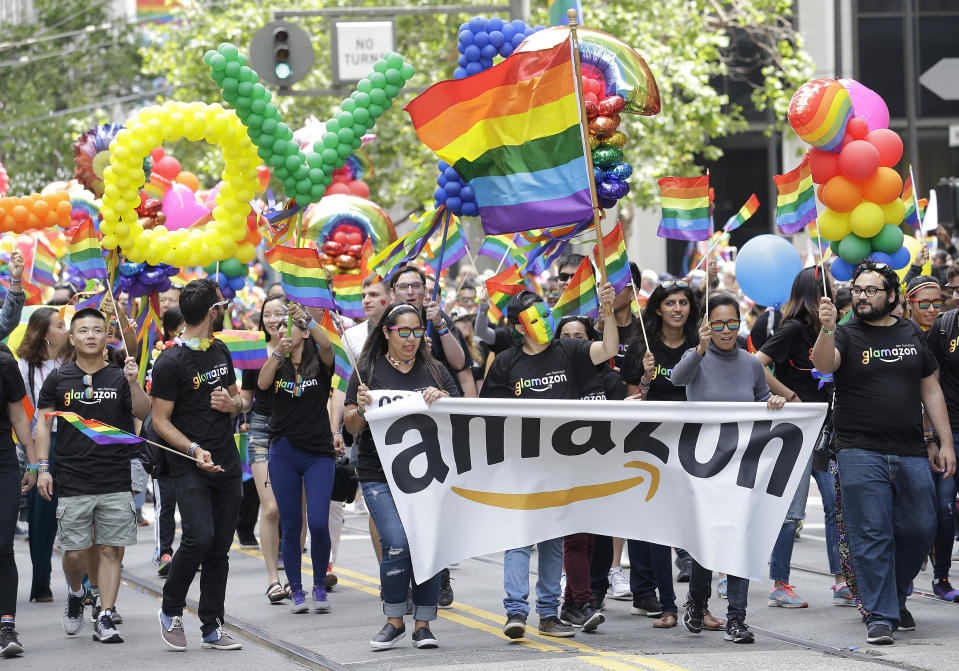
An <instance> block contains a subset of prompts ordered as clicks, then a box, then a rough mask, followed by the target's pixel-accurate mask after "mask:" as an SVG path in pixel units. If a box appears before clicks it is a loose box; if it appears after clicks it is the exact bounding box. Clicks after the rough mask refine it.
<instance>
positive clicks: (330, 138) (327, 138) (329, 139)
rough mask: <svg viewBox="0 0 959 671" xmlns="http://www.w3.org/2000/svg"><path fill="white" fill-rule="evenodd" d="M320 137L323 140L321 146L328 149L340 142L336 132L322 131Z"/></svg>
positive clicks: (333, 147) (334, 147)
mask: <svg viewBox="0 0 959 671" xmlns="http://www.w3.org/2000/svg"><path fill="white" fill-rule="evenodd" d="M320 139H321V140H323V146H324V147H327V148H329V149H336V145H338V144H339V143H340V138H339V137H337V135H336V133H331V132H329V131H327V132H325V133H323V135H322V136H321V138H320Z"/></svg>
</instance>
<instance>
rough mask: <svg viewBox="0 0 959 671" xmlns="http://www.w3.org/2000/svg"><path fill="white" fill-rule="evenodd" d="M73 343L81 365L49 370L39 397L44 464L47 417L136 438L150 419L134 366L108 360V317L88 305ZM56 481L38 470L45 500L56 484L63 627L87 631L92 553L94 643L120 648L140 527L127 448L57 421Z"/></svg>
mask: <svg viewBox="0 0 959 671" xmlns="http://www.w3.org/2000/svg"><path fill="white" fill-rule="evenodd" d="M70 342H71V344H72V345H73V346H74V348H75V349H76V351H77V360H76V362H72V363H67V364H64V365H62V366H60V367H59V368H57V369H55V370H54V371H53V372H51V373H50V374H49V375H48V376H47V378H46V380H44V381H43V386H42V387H41V389H40V395H39V397H38V399H37V415H36V416H37V429H36V437H35V439H36V447H37V453H38V454H39V458H40V459H47V457H48V456H49V453H50V429H51V428H52V426H53V422H54V420H55V418H54V417H53V416H52V415H49V413H52V412H54V411H58V412H75V413H76V414H77V415H79V416H80V417H82V418H83V419H94V420H98V421H100V422H103V423H104V424H109V425H110V426H113V427H116V428H118V429H120V430H121V431H126V432H127V433H133V432H134V428H133V415H136V416H137V417H139V418H140V419H144V418H146V416H147V414H148V413H149V412H150V399H149V398H147V395H146V394H145V393H144V392H143V389H141V388H140V385H139V384H137V363H136V359H134V358H133V357H132V356H131V357H127V359H126V365H125V366H124V368H123V370H121V369H120V368H119V367H117V366H114V365H113V364H110V363H106V362H105V361H104V360H103V352H104V349H105V348H106V344H107V320H106V318H105V317H104V316H103V315H102V314H101V313H100V312H98V311H97V310H94V309H92V308H85V309H83V310H79V311H77V313H76V314H75V315H74V316H73V319H71V320H70ZM57 428H58V431H57V445H56V453H57V459H56V462H57V463H56V478H53V477H51V474H50V473H48V472H45V473H41V474H40V477H39V479H38V481H37V490H38V491H39V492H40V496H42V497H43V498H45V499H47V500H50V497H51V496H52V495H53V489H54V484H56V490H57V497H58V501H59V502H58V505H57V527H58V533H59V536H60V544H61V545H62V546H63V575H64V577H66V579H67V584H68V585H69V588H70V589H69V593H68V595H67V607H66V609H65V612H64V615H63V628H64V630H65V631H66V632H67V634H69V635H74V634H76V633H78V632H79V631H80V630H81V629H82V628H83V623H84V619H85V618H84V616H83V599H84V596H85V594H84V589H83V574H84V570H85V568H87V556H88V555H87V551H88V550H89V549H90V548H93V552H95V553H96V554H97V556H98V558H99V568H98V571H97V575H91V576H90V582H91V583H95V584H96V585H97V586H98V587H99V590H100V604H99V605H100V612H99V614H96V620H95V621H94V624H93V640H95V641H100V642H101V643H122V642H123V637H122V636H120V632H119V631H117V629H116V626H114V622H113V615H114V607H115V605H116V598H117V592H118V591H119V589H120V562H121V560H122V559H123V548H124V547H126V546H127V545H136V542H137V529H136V516H135V514H134V506H133V496H132V494H131V482H130V445H129V444H126V443H121V444H115V445H98V444H97V443H95V442H93V440H91V439H90V438H88V437H87V436H85V435H84V434H83V433H81V432H80V431H79V430H77V429H76V428H74V427H73V426H72V425H70V424H68V423H67V422H64V421H61V422H59V426H58V427H57Z"/></svg>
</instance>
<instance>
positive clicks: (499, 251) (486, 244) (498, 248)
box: [476, 235, 514, 264]
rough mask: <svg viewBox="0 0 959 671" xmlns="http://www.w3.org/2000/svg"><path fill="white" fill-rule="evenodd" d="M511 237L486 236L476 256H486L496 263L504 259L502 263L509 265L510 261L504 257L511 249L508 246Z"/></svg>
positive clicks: (510, 246)
mask: <svg viewBox="0 0 959 671" xmlns="http://www.w3.org/2000/svg"><path fill="white" fill-rule="evenodd" d="M513 237H514V236H511V235H487V236H486V239H485V240H484V241H483V244H482V245H481V246H480V248H479V251H478V252H476V253H477V255H478V256H488V257H489V258H491V259H493V260H494V261H496V262H497V263H499V262H500V260H502V259H504V258H505V259H506V260H505V261H504V263H507V264H509V263H510V261H511V259H510V258H509V257H507V256H506V255H507V254H508V253H509V252H511V251H512V249H513V247H512V245H510V239H511V238H513Z"/></svg>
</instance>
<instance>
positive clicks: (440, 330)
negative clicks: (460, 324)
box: [436, 322, 450, 338]
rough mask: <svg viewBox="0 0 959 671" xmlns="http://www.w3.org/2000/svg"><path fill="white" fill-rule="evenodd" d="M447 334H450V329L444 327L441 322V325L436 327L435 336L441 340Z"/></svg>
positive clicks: (444, 323) (444, 324)
mask: <svg viewBox="0 0 959 671" xmlns="http://www.w3.org/2000/svg"><path fill="white" fill-rule="evenodd" d="M449 332H450V327H449V326H447V325H446V322H443V323H442V324H440V325H439V326H437V327H436V335H438V336H439V337H440V338H442V337H443V336H445V335H446V334H447V333H449Z"/></svg>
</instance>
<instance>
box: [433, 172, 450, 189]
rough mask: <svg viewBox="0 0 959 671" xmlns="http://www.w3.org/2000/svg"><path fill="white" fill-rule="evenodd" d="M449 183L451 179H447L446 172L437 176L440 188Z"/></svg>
mask: <svg viewBox="0 0 959 671" xmlns="http://www.w3.org/2000/svg"><path fill="white" fill-rule="evenodd" d="M448 181H449V179H447V178H446V173H445V172H441V173H440V174H438V175H437V176H436V183H437V184H438V185H439V186H440V187H443V186H446V183H447V182H448Z"/></svg>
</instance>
